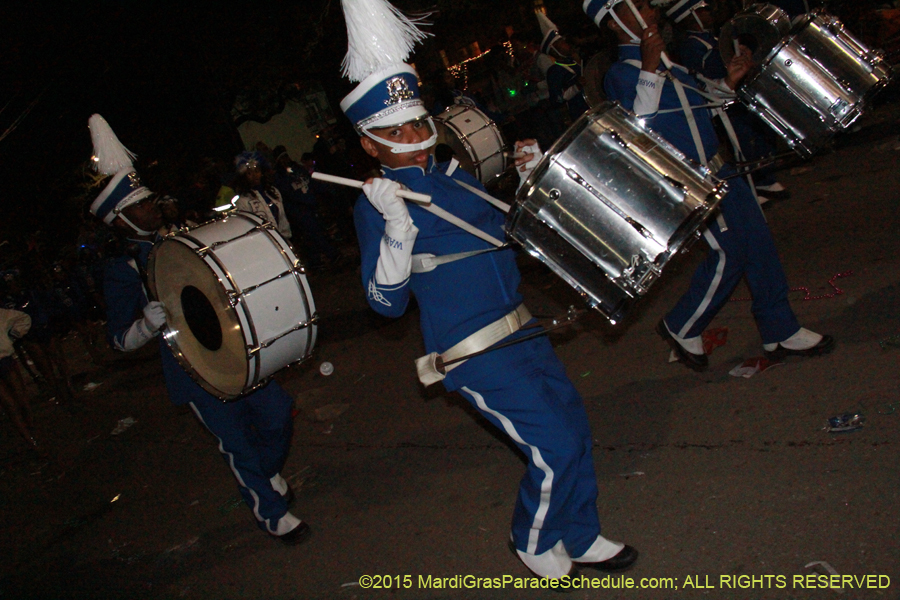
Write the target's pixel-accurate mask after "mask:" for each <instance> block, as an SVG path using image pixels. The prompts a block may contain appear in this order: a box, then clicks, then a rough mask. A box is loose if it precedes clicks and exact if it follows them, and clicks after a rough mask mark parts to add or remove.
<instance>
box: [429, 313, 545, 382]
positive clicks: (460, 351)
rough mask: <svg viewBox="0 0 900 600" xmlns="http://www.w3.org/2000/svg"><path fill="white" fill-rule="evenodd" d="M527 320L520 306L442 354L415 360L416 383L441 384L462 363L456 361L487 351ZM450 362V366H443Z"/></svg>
mask: <svg viewBox="0 0 900 600" xmlns="http://www.w3.org/2000/svg"><path fill="white" fill-rule="evenodd" d="M531 318H532V317H531V313H530V312H528V309H527V308H526V307H525V305H524V304H520V305H519V306H518V308H516V310H514V311H512V312H510V313H508V314H505V315H503V316H502V317H500V318H499V319H497V320H496V321H494V322H493V323H490V324H489V325H486V326H485V327H482V328H481V329H479V330H478V331H476V332H475V333H473V334H472V335H470V336H469V337H467V338H465V339H464V340H462V341H461V342H459V343H457V344H456V345H455V346H453V347H452V348H450V349H449V350H447V351H446V352H444V353H443V354H438V353H437V352H432V353H430V354H426V355H425V356H422V357H421V358H418V359H416V370H417V371H418V374H419V381H421V382H422V384H423V385H425V386H426V387H427V386H429V385H431V384H433V383H437V382H438V381H442V380H443V379H444V378H445V377H446V376H447V373H449V372H450V371H452V370H453V369H455V368H456V367H458V366H460V365H461V364H463V363H464V362H466V361H465V360H457V359H459V358H462V357H464V356H469V355H472V354H475V353H477V352H481V351H483V350H486V349H488V348H490V347H491V346H493V345H494V344H496V343H497V342H499V341H500V340H502V339H503V338H505V337H508V336H510V335H512V334H513V333H515V332H516V331H518V330H520V329H521V328H522V325H524V324H525V323H527V322H528V321H530V320H531ZM453 361H456V362H453ZM451 362H452V364H447V363H451Z"/></svg>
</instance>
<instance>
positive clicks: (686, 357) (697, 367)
mask: <svg viewBox="0 0 900 600" xmlns="http://www.w3.org/2000/svg"><path fill="white" fill-rule="evenodd" d="M656 333H658V334H659V335H660V337H662V339H664V340H665V341H666V342H667V343H668V344H669V346H671V347H672V350H674V351H675V354H677V355H678V358H679V359H680V360H681V362H683V363H684V364H685V365H686V366H687V367H688V368H689V369H693V370H694V371H698V372H699V371H705V370H706V368H707V367H708V366H709V358H708V357H707V356H706V355H705V354H694V353H693V352H688V351H687V349H686V348H685V347H684V346H682V345H681V344H679V343H678V340H676V339H675V338H674V337H673V336H672V334H671V333H669V328H668V327H666V321H665V319H663V320H661V321H660V322H659V324H658V325H657V326H656Z"/></svg>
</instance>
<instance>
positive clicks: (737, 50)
mask: <svg viewBox="0 0 900 600" xmlns="http://www.w3.org/2000/svg"><path fill="white" fill-rule="evenodd" d="M731 41H732V42H733V43H734V55H735V56H740V55H741V45H740V44H739V43H738V39H737V38H734V39H733V40H731Z"/></svg>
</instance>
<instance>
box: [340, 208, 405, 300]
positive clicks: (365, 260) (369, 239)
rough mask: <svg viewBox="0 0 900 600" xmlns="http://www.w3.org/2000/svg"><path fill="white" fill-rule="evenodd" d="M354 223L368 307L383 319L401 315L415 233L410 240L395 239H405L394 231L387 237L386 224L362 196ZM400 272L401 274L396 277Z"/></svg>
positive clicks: (355, 210) (356, 209)
mask: <svg viewBox="0 0 900 600" xmlns="http://www.w3.org/2000/svg"><path fill="white" fill-rule="evenodd" d="M353 221H354V224H355V226H356V237H357V238H358V239H359V251H360V258H361V262H362V270H361V272H362V284H363V287H364V288H365V290H366V300H368V302H369V306H371V307H372V309H373V310H374V311H375V312H377V313H379V314H381V315H384V316H386V317H399V316H401V315H403V313H404V312H406V307H407V305H408V304H409V270H410V269H411V266H412V262H411V254H412V246H413V244H414V243H415V234H416V233H417V232H418V230H415V231H414V232H410V234H411V235H412V239H394V237H404V236H401V235H399V234H397V233H396V232H395V234H394V237H392V236H390V235H388V233H387V232H386V231H385V229H386V226H387V223H386V222H385V220H384V218H383V217H382V215H381V214H380V213H378V211H376V210H375V208H374V207H373V206H372V205H371V203H370V202H369V200H368V199H367V198H366V195H365V194H363V195H361V196H360V197H359V199H358V200H357V202H356V207H355V208H354V210H353ZM406 237H409V236H406ZM398 263H403V264H398ZM386 267H387V268H386ZM386 271H387V273H386ZM399 271H402V273H401V274H400V275H399V276H397V272H399ZM386 275H387V276H390V275H393V277H386Z"/></svg>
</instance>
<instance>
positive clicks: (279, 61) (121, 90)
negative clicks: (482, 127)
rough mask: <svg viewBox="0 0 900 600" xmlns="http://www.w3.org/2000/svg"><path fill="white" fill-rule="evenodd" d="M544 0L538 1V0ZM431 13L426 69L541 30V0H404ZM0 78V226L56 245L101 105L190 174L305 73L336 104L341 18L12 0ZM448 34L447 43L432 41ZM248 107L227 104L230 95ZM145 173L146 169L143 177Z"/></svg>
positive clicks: (144, 157)
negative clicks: (40, 235)
mask: <svg viewBox="0 0 900 600" xmlns="http://www.w3.org/2000/svg"><path fill="white" fill-rule="evenodd" d="M538 4H541V2H540V0H539V1H538ZM580 4H581V3H580V2H564V1H558V2H547V5H546V6H547V9H548V11H549V12H550V14H551V15H552V16H553V18H554V19H556V21H557V23H558V24H560V25H563V24H564V23H565V22H566V21H567V19H569V20H571V21H573V22H574V23H577V26H579V27H581V26H585V25H589V23H588V22H587V20H586V19H584V17H583V15H582V14H581V12H580ZM395 5H396V6H398V7H399V8H401V9H403V10H405V11H407V12H408V13H421V12H432V13H434V14H433V15H432V17H431V21H432V23H433V24H432V25H431V26H430V27H429V28H428V29H429V31H431V32H432V33H434V35H435V37H434V38H430V39H429V40H428V41H427V42H426V43H425V44H423V45H420V46H419V47H418V50H417V54H416V55H415V56H414V57H413V58H412V60H414V61H416V62H417V66H418V67H419V70H420V72H421V71H422V70H423V65H424V66H425V68H436V67H437V66H439V65H440V57H439V55H438V52H437V51H438V50H441V49H443V50H445V51H446V52H447V54H448V56H449V57H450V60H451V61H452V62H456V61H458V60H459V58H460V57H462V56H464V55H461V54H460V53H459V52H458V50H459V49H462V48H465V47H466V46H467V45H468V44H471V43H472V42H475V41H478V42H479V43H480V47H481V49H482V50H484V49H486V48H489V47H490V46H491V45H492V44H495V43H497V42H500V41H504V40H505V39H506V31H505V27H506V26H512V27H513V28H514V30H515V31H517V32H524V33H526V34H531V35H533V36H534V37H535V38H537V37H538V35H539V34H538V31H537V24H536V21H535V19H534V16H533V12H534V8H535V1H534V0H493V1H491V0H482V1H479V2H475V1H473V0H438V1H437V2H435V1H434V0H421V1H417V0H398V1H397V2H395ZM5 8H6V10H5V12H6V14H5V19H4V30H5V31H4V32H3V36H2V42H0V43H2V50H0V60H2V73H3V77H2V80H0V107H2V109H3V110H2V112H0V136H2V140H0V160H2V164H3V166H4V169H3V171H4V177H3V188H2V189H3V207H4V209H5V211H4V212H5V218H4V219H3V220H2V229H0V235H2V236H3V238H2V239H6V240H9V241H10V248H12V247H15V246H16V245H17V243H19V241H20V240H21V239H22V238H23V236H27V235H30V234H31V233H32V232H34V231H37V230H41V231H42V232H44V234H45V236H44V237H45V239H46V240H49V241H50V243H57V244H64V243H67V242H69V241H70V240H73V239H74V236H75V232H76V229H77V222H78V220H79V219H82V218H83V215H84V211H83V207H84V204H85V200H84V198H83V197H80V195H81V194H82V189H81V188H82V186H83V184H84V181H85V175H84V172H83V169H84V166H83V165H84V162H85V161H86V160H87V159H88V157H89V156H90V154H91V143H90V135H89V132H88V129H87V119H88V117H89V116H90V115H91V114H92V113H95V112H96V113H100V114H102V115H103V116H104V117H105V118H106V119H107V121H109V123H110V124H111V126H112V127H113V129H114V131H115V132H116V133H117V135H118V136H119V138H120V139H121V140H122V142H123V143H124V144H125V145H126V146H127V147H128V148H129V149H131V150H132V151H133V152H135V153H137V154H138V157H139V158H138V162H137V165H138V168H139V169H141V167H142V165H144V166H146V164H147V163H148V162H150V161H158V162H159V165H158V167H157V170H158V171H160V172H162V173H163V174H164V176H165V177H168V178H170V179H171V178H178V177H184V176H186V175H189V174H191V173H193V172H195V171H196V170H197V168H198V165H199V160H200V158H201V157H204V156H210V157H215V158H221V159H223V160H226V161H230V159H231V157H233V156H234V154H235V153H236V152H238V151H240V150H241V149H242V148H241V140H240V137H239V135H238V133H237V129H236V124H237V123H236V121H238V122H239V120H240V119H242V118H244V119H245V118H254V119H255V120H265V119H266V118H267V117H268V116H271V112H272V111H273V110H277V108H278V107H279V103H280V102H283V100H284V99H285V98H286V97H290V96H291V95H292V94H296V93H298V92H300V91H302V89H303V88H304V86H305V85H307V84H308V83H309V82H318V83H320V84H321V85H322V86H324V88H325V90H326V92H327V94H328V97H329V100H330V102H331V103H332V105H333V106H334V108H335V111H336V114H339V112H338V109H337V103H338V102H339V101H340V99H341V98H342V97H343V95H345V94H346V93H347V92H349V90H350V89H351V87H352V86H351V85H350V84H349V82H347V81H346V80H344V79H342V78H341V77H340V61H341V59H342V58H343V55H344V53H345V51H346V47H347V46H346V30H345V27H344V21H343V15H342V12H341V6H340V1H339V0H302V1H298V0H294V1H274V2H258V3H242V4H236V3H222V4H215V5H213V4H206V3H203V4H194V3H190V2H187V3H180V4H160V3H151V2H140V1H136V0H135V1H129V2H125V1H123V2H104V3H54V4H53V5H52V6H51V5H49V4H41V3H37V4H30V3H12V4H8V5H6V7H5ZM436 40H440V47H438V42H437V41H436ZM239 97H240V98H241V99H242V101H243V104H244V105H247V104H249V105H250V106H253V107H255V110H253V111H251V112H253V113H254V114H251V115H243V116H240V115H239V116H238V117H237V118H236V117H235V115H233V114H232V107H233V106H234V105H235V101H236V99H238V98H239ZM145 178H146V175H145Z"/></svg>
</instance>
